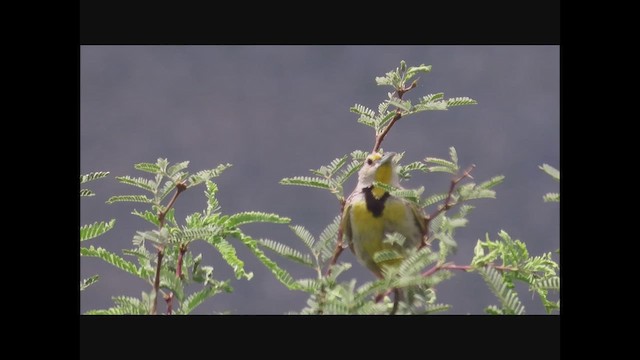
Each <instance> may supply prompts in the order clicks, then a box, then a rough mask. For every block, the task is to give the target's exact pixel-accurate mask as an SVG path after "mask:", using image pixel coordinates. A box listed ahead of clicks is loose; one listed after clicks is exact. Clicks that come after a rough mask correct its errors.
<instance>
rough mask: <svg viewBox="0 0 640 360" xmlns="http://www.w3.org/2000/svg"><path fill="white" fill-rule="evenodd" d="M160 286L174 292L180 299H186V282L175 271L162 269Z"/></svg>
mask: <svg viewBox="0 0 640 360" xmlns="http://www.w3.org/2000/svg"><path fill="white" fill-rule="evenodd" d="M160 288H161V289H167V290H169V291H171V292H173V294H174V296H175V297H176V298H177V299H178V301H182V300H183V299H184V284H183V283H182V281H181V280H180V278H178V276H177V275H176V273H175V272H174V271H169V270H167V269H165V268H163V269H162V270H161V271H160Z"/></svg>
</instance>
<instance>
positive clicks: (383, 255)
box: [373, 250, 403, 264]
mask: <svg viewBox="0 0 640 360" xmlns="http://www.w3.org/2000/svg"><path fill="white" fill-rule="evenodd" d="M402 258H403V256H402V255H401V254H399V253H398V252H396V251H393V250H380V251H377V252H376V253H375V254H373V261H374V262H375V263H376V264H384V263H385V262H388V261H397V260H402Z"/></svg>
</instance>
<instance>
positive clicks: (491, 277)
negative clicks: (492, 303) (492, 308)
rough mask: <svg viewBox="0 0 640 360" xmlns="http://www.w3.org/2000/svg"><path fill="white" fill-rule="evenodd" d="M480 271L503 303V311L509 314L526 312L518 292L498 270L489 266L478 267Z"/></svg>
mask: <svg viewBox="0 0 640 360" xmlns="http://www.w3.org/2000/svg"><path fill="white" fill-rule="evenodd" d="M478 272H479V273H480V275H481V276H482V278H483V279H484V281H485V282H486V283H487V285H489V288H490V289H491V291H492V292H493V293H494V294H495V295H496V297H497V298H498V300H500V303H501V304H502V311H503V312H504V314H507V315H522V314H524V306H523V305H522V303H521V302H520V299H518V294H517V293H516V292H515V291H514V290H512V289H510V288H509V286H507V284H506V282H505V281H504V278H503V277H502V275H501V274H500V273H499V272H498V270H496V269H494V268H493V267H490V266H487V267H484V268H478Z"/></svg>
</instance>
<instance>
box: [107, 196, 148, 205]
mask: <svg viewBox="0 0 640 360" xmlns="http://www.w3.org/2000/svg"><path fill="white" fill-rule="evenodd" d="M116 202H140V203H145V204H152V203H153V201H151V199H149V198H148V197H146V196H144V195H118V196H112V197H110V198H109V200H107V204H113V203H116Z"/></svg>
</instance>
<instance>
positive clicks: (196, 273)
mask: <svg viewBox="0 0 640 360" xmlns="http://www.w3.org/2000/svg"><path fill="white" fill-rule="evenodd" d="M188 165H189V162H188V161H183V162H179V163H176V164H170V163H169V161H168V160H167V159H162V158H160V159H158V160H157V161H156V163H155V164H153V163H140V164H136V165H134V167H135V169H137V170H139V171H142V172H143V173H146V174H147V176H148V175H149V174H151V178H148V177H145V176H129V175H124V176H117V177H116V179H117V180H118V181H119V182H120V183H122V184H125V185H128V186H132V187H134V188H136V189H138V190H139V191H143V192H146V194H131V195H116V196H112V197H110V198H109V200H108V201H107V203H109V204H111V203H115V202H137V203H143V204H147V205H148V206H149V209H143V210H133V211H132V214H133V215H135V216H137V217H140V218H141V219H144V220H145V221H146V223H147V224H151V225H152V226H153V228H151V229H148V230H142V231H136V234H135V235H134V236H133V239H132V243H133V245H134V248H133V249H125V250H123V253H124V254H125V255H128V256H132V257H135V259H136V260H137V262H138V265H136V264H135V263H133V262H131V261H128V260H125V259H124V258H122V257H120V256H119V255H117V254H115V253H113V252H110V251H108V250H106V249H104V248H101V247H97V248H96V247H94V246H90V247H82V248H80V254H81V255H82V256H88V257H96V258H99V259H102V260H103V261H105V262H107V263H108V264H111V265H113V266H114V267H116V268H118V269H120V270H123V271H125V272H127V273H129V274H132V275H134V276H136V277H139V278H141V279H143V280H145V281H146V282H148V283H149V284H150V286H151V287H152V288H151V292H150V293H149V294H146V293H143V294H142V297H141V298H139V299H138V298H131V297H114V298H113V299H114V303H115V305H116V306H114V307H112V308H109V309H104V310H92V311H89V312H87V313H88V314H150V313H157V311H158V310H157V308H158V302H159V301H158V297H159V296H161V297H162V298H163V299H164V302H166V303H167V304H169V303H170V304H171V307H170V308H171V309H172V310H171V313H174V314H188V313H191V312H192V311H193V310H194V309H195V308H196V307H197V306H198V305H200V304H201V303H202V302H204V301H205V300H207V299H209V298H211V297H212V296H214V295H216V294H218V293H220V292H230V291H232V288H231V286H230V284H229V281H228V280H218V279H215V278H214V277H213V276H214V273H213V267H212V266H204V265H202V261H203V256H202V254H197V255H196V254H192V253H191V251H190V250H189V245H190V244H191V243H193V242H194V241H203V242H205V243H207V244H209V245H211V246H212V248H213V249H215V250H216V251H217V252H218V253H219V254H220V255H221V257H222V259H223V260H224V262H226V263H227V264H228V265H229V266H230V267H231V268H232V269H233V271H234V275H235V277H236V279H242V278H244V279H247V280H250V279H251V278H252V277H253V273H252V272H249V271H247V270H246V269H245V262H244V261H243V260H241V259H240V258H238V256H237V251H236V247H237V246H238V245H240V246H246V247H247V248H248V249H249V251H250V252H251V253H253V254H254V255H255V256H256V257H257V258H258V260H260V261H261V262H262V263H263V264H264V265H265V266H266V267H267V268H268V269H269V270H271V271H272V272H273V273H274V275H275V276H276V278H278V279H279V280H280V281H281V282H283V283H284V284H285V285H287V286H290V287H291V288H297V287H298V285H297V284H296V283H295V281H294V280H293V279H292V278H291V276H290V275H289V274H288V273H287V272H286V271H284V270H283V269H281V268H280V267H279V266H278V265H277V264H276V263H275V262H273V261H271V260H270V259H269V258H268V257H267V256H266V255H265V254H264V253H263V252H262V250H260V249H259V248H258V242H257V241H256V240H253V239H252V238H251V237H250V236H249V235H246V234H244V233H243V232H242V230H241V227H242V226H243V225H245V224H250V223H256V222H262V223H273V224H287V223H289V221H290V219H289V218H286V217H282V216H279V215H276V214H271V213H266V212H260V211H245V212H240V213H237V214H230V215H223V214H222V213H221V212H220V204H219V202H218V200H217V198H216V194H217V192H218V187H217V185H216V184H215V183H213V182H212V181H211V179H212V178H214V177H216V176H218V175H220V174H221V173H222V172H223V171H224V170H226V169H227V168H229V167H230V166H231V165H230V164H222V165H219V166H217V167H216V168H214V169H210V170H201V171H198V172H196V173H194V174H190V173H189V172H188V171H187V167H188ZM342 165H343V164H339V163H338V162H334V163H332V164H331V166H332V167H333V168H331V167H330V168H328V169H327V171H329V172H331V171H334V170H336V168H337V167H340V166H342ZM201 184H204V185H205V187H206V190H205V191H204V194H205V197H206V208H205V210H203V211H201V212H196V213H193V214H189V215H187V216H186V217H185V219H184V222H183V224H181V221H179V220H178V219H176V218H175V211H174V210H175V208H174V207H173V206H174V204H176V203H177V202H178V201H179V200H178V198H179V195H180V194H181V193H182V192H183V191H186V190H188V189H190V188H192V187H194V186H196V185H201ZM172 192H173V197H172V199H171V200H169V201H167V200H166V198H167V196H168V195H169V194H171V193H172ZM114 223H115V220H112V221H111V222H108V223H104V222H96V223H94V224H92V225H86V226H83V227H82V228H81V230H80V233H81V240H82V241H84V240H88V239H91V238H94V237H96V236H98V235H100V234H103V233H104V232H106V231H107V230H109V229H110V228H111V227H113V224H114ZM231 240H234V241H231ZM261 242H262V243H263V244H267V245H268V244H272V243H270V242H269V240H261ZM273 244H275V242H274V243H273ZM148 245H151V246H152V248H153V251H149V250H148V249H147V246H148ZM278 250H280V251H285V252H288V254H289V258H295V255H296V254H295V252H293V251H290V250H293V249H288V248H283V247H279V248H278ZM301 259H304V256H302V258H301ZM156 279H157V284H158V286H157V287H156V286H155V284H156ZM90 280H91V279H89V280H86V281H85V282H84V283H81V287H83V288H84V287H86V286H88V285H87V284H88V283H90V282H91V281H90ZM93 281H95V280H93ZM192 284H199V285H200V288H199V289H196V290H195V291H193V292H191V293H190V294H189V293H187V291H186V289H187V286H190V285H192ZM192 288H193V287H189V289H192ZM167 311H169V309H168V310H167Z"/></svg>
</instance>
